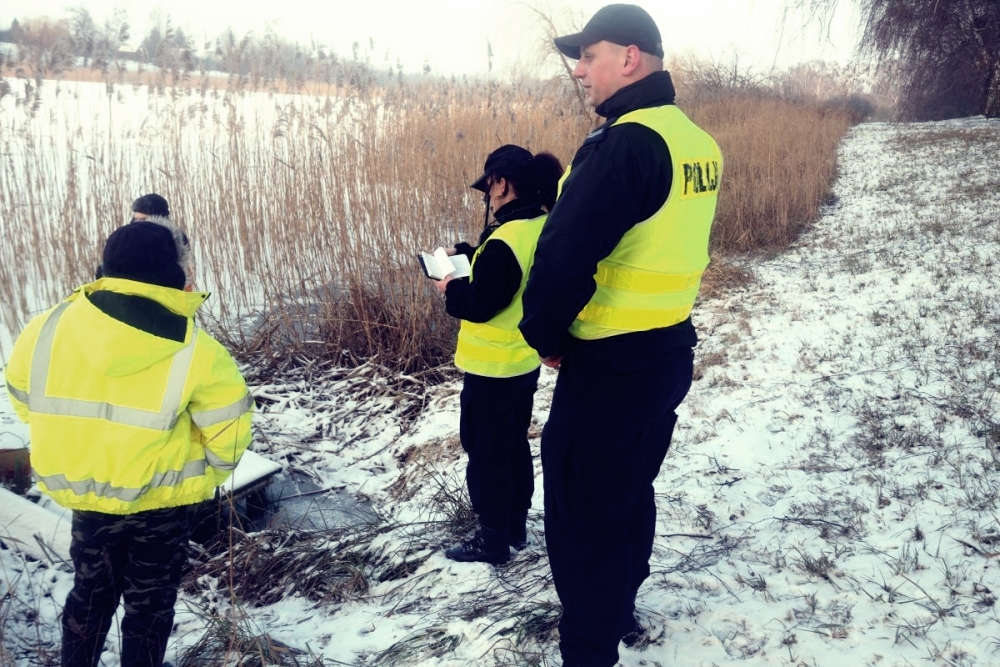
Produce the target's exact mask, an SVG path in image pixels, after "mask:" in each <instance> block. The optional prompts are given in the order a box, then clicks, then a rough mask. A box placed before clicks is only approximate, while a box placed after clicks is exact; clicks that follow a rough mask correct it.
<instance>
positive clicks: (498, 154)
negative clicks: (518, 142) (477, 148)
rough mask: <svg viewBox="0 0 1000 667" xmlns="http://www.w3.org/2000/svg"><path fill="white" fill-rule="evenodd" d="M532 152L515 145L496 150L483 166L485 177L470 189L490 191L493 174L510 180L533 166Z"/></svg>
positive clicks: (479, 179) (506, 145)
mask: <svg viewBox="0 0 1000 667" xmlns="http://www.w3.org/2000/svg"><path fill="white" fill-rule="evenodd" d="M531 158H532V156H531V151H529V150H528V149H527V148H521V147H520V146H515V145H514V144H505V145H503V146H501V147H500V148H498V149H496V150H495V151H493V152H492V153H490V154H489V156H488V157H487V158H486V164H484V165H483V175H482V176H480V177H479V178H477V179H476V181H475V182H474V183H473V184H472V185H470V186H469V187H470V188H474V189H476V190H479V191H480V192H487V191H489V189H490V186H489V179H490V176H492V175H493V174H499V175H500V176H501V177H503V178H508V177H509V175H510V174H512V173H514V172H517V171H520V170H521V169H524V168H525V167H527V166H528V165H529V164H531Z"/></svg>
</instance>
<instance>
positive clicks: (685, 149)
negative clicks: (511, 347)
mask: <svg viewBox="0 0 1000 667" xmlns="http://www.w3.org/2000/svg"><path fill="white" fill-rule="evenodd" d="M622 123H640V124H642V125H645V126H646V127H648V128H650V129H652V130H653V131H655V132H656V133H657V134H659V135H660V136H661V137H663V139H664V141H666V143H667V146H668V147H669V148H670V158H671V162H672V165H673V181H672V182H671V184H670V194H669V196H668V197H667V200H666V201H665V202H664V204H663V206H662V207H661V208H660V210H659V211H657V212H656V213H655V214H653V216H652V217H650V218H649V219H648V220H644V221H642V222H640V223H638V224H636V225H635V226H634V227H632V229H630V230H629V231H628V232H626V233H625V235H624V236H623V237H622V239H621V240H620V241H619V242H618V245H617V246H616V247H615V249H614V250H613V251H612V252H611V254H610V255H608V256H607V257H606V258H604V259H603V260H601V261H600V262H599V263H598V264H597V272H596V274H595V275H594V278H595V280H596V282H597V290H596V291H595V292H594V295H593V296H592V297H591V299H590V301H589V302H588V303H587V305H586V306H584V308H583V310H581V311H580V314H579V315H577V318H576V320H575V321H574V322H573V324H572V325H571V326H570V330H569V331H570V333H571V334H572V335H573V336H575V337H576V338H582V339H596V338H607V337H609V336H614V335H618V334H622V333H627V332H631V331H646V330H648V329H657V328H661V327H668V326H671V325H674V324H677V323H679V322H683V321H684V320H685V319H687V317H688V316H689V315H690V314H691V309H692V307H693V306H694V300H695V297H696V296H697V295H698V288H699V287H700V286H701V276H702V273H703V272H704V271H705V267H706V266H708V238H709V233H710V231H711V229H712V219H713V218H714V217H715V207H716V204H717V202H718V197H719V184H720V179H721V176H722V153H721V152H720V151H719V146H718V144H716V143H715V140H714V139H712V137H710V136H709V135H708V133H706V132H705V131H704V130H702V129H701V128H699V127H698V126H697V125H695V124H694V123H692V122H691V121H690V120H689V119H688V118H687V116H685V115H684V113H683V112H682V111H681V110H680V109H678V108H677V107H676V106H673V105H669V106H662V107H653V108H649V109H639V110H637V111H632V112H630V113H627V114H625V115H623V116H622V117H621V118H619V119H618V120H617V121H615V123H614V124H613V125H621V124H622ZM571 168H572V167H571ZM569 171H570V170H567V171H566V174H564V175H563V179H562V181H561V182H560V191H561V189H562V183H564V182H565V180H566V177H567V176H568V175H569Z"/></svg>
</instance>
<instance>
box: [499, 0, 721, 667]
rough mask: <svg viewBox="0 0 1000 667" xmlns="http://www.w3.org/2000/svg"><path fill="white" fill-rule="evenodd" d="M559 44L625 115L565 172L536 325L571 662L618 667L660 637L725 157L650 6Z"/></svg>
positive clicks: (531, 326)
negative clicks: (679, 95)
mask: <svg viewBox="0 0 1000 667" xmlns="http://www.w3.org/2000/svg"><path fill="white" fill-rule="evenodd" d="M554 41H555V46H556V47H557V48H558V49H559V50H560V52H562V54H563V55H564V56H566V57H567V58H574V59H578V61H577V64H576V68H575V69H574V71H573V76H574V78H576V79H578V80H579V81H580V84H581V86H582V87H583V90H584V91H585V92H586V95H587V100H588V101H589V103H590V104H591V105H593V106H594V110H595V111H596V112H597V114H598V115H599V116H603V117H604V118H606V119H607V120H606V122H605V123H604V124H602V125H601V126H600V127H598V128H596V129H595V130H593V131H592V132H590V133H589V134H588V135H587V137H586V139H584V141H583V144H582V145H581V146H580V148H579V150H578V151H577V153H576V155H575V156H574V157H573V160H572V162H571V164H570V166H569V168H568V169H567V173H566V175H565V176H564V177H563V181H562V183H561V185H560V194H559V198H558V199H557V200H556V204H555V206H554V207H553V209H552V211H551V212H550V213H549V217H548V220H546V222H545V228H544V229H543V230H542V234H541V236H540V237H539V239H538V246H537V248H536V251H535V263H534V264H533V265H532V269H531V275H530V277H529V278H528V284H527V286H526V287H525V289H524V296H523V303H524V316H523V318H522V320H521V323H520V325H519V327H520V330H521V332H522V333H523V334H524V338H525V340H526V341H527V342H528V344H529V345H531V346H532V347H534V348H535V349H536V350H538V353H539V355H540V356H541V357H542V363H544V364H546V365H547V366H551V367H554V368H558V369H559V378H558V380H557V381H556V386H555V390H554V392H553V395H552V407H551V409H550V411H549V418H548V421H547V422H546V424H545V430H544V431H543V432H542V444H541V459H542V473H543V479H544V483H545V546H546V549H547V551H548V556H549V565H550V567H551V568H552V580H553V582H554V584H555V588H556V593H557V594H558V595H559V601H560V603H561V604H562V608H563V613H562V618H561V619H560V621H559V650H560V653H561V654H562V660H563V665H564V666H565V667H612V666H613V665H615V664H617V663H618V658H619V655H618V646H619V643H620V642H623V641H624V643H625V644H626V645H629V646H632V645H637V644H639V645H641V644H643V643H646V642H645V639H649V633H648V631H647V627H646V626H644V625H643V624H642V623H640V622H639V619H637V618H636V615H635V613H636V596H637V593H638V591H639V588H640V586H641V585H642V583H643V581H644V580H645V579H646V578H647V577H648V576H649V572H650V569H649V559H650V554H651V552H652V548H653V537H654V534H655V528H656V503H655V495H654V489H653V482H654V480H655V479H656V476H657V474H658V472H659V470H660V466H661V465H662V463H663V460H664V458H665V456H666V454H667V450H668V448H669V446H670V440H671V436H672V433H673V430H674V426H675V425H676V422H677V413H676V409H677V407H678V406H679V405H680V403H681V401H682V400H683V399H684V397H685V395H686V394H687V392H688V390H689V388H690V386H691V381H692V371H693V361H694V350H693V348H694V346H695V344H696V343H697V334H696V332H695V328H694V324H693V323H692V321H691V311H692V307H693V306H694V302H695V298H696V296H697V294H698V288H699V285H700V283H701V276H702V273H703V271H704V270H705V266H706V265H707V264H708V259H709V257H708V242H709V235H710V233H711V227H712V220H713V217H714V215H715V209H716V204H717V202H718V196H719V188H720V183H721V178H722V173H723V168H722V154H721V151H720V149H719V146H718V145H717V144H716V142H715V140H714V139H713V138H712V137H711V136H709V135H708V133H706V132H705V131H704V130H702V129H701V128H700V127H698V126H697V125H695V124H694V123H693V122H691V120H689V119H688V118H687V116H685V114H684V113H683V112H682V111H681V110H680V109H679V108H678V107H677V106H676V105H675V104H674V87H673V83H672V81H671V78H670V74H669V72H666V71H664V69H663V44H662V43H661V37H660V31H659V29H658V28H657V26H656V23H655V22H654V21H653V19H652V17H650V15H649V14H648V13H647V12H646V11H645V10H643V9H642V8H641V7H638V6H636V5H630V4H612V5H607V6H605V7H603V8H602V9H600V10H598V11H597V12H596V13H595V14H594V16H593V17H592V18H591V19H590V21H588V22H587V24H586V25H585V26H584V28H583V30H582V31H580V32H579V33H576V34H571V35H566V36H563V37H557V38H556V39H555V40H554ZM647 625H648V624H647Z"/></svg>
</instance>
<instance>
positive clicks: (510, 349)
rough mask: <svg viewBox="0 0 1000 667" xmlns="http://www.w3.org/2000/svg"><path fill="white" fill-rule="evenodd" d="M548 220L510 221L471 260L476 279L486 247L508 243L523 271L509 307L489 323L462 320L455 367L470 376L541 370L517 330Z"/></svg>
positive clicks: (502, 375)
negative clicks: (522, 302)
mask: <svg viewBox="0 0 1000 667" xmlns="http://www.w3.org/2000/svg"><path fill="white" fill-rule="evenodd" d="M546 217H547V216H544V215H543V216H539V217H537V218H533V219H531V220H511V221H509V222H505V223H504V224H502V225H500V227H499V228H498V229H497V230H496V231H495V232H493V234H492V235H491V236H490V237H489V239H487V240H486V242H485V243H483V244H482V245H481V246H479V248H477V249H476V253H475V255H473V257H472V276H471V278H470V280H475V277H476V259H477V258H478V257H479V253H480V252H482V250H483V248H485V247H486V244H487V243H506V244H507V245H508V246H509V247H510V249H511V250H512V251H513V252H514V257H516V258H517V263H518V265H519V266H520V267H521V285H520V286H519V287H518V289H517V293H516V294H515V295H514V299H513V300H512V301H511V302H510V305H509V306H507V307H506V308H504V309H503V310H501V311H500V312H499V313H497V314H496V316H495V317H493V318H492V319H491V320H490V321H488V322H483V323H477V322H469V321H467V320H462V326H461V327H460V328H459V330H458V347H457V348H456V350H455V365H456V366H458V367H459V368H461V369H462V370H463V371H466V372H468V373H474V374H475V375H483V376H486V377H497V378H505V377H514V376H516V375H524V374H525V373H529V372H531V371H533V370H535V369H536V368H538V367H539V365H540V362H539V360H538V353H537V352H535V350H534V349H533V348H532V347H531V346H530V345H528V343H526V342H525V340H524V336H522V335H521V332H520V330H518V328H517V324H518V322H520V321H521V315H522V312H523V308H522V306H521V295H522V294H523V293H524V286H525V285H526V284H527V283H528V272H529V271H531V264H532V262H533V261H534V257H535V246H537V245H538V236H539V235H540V234H541V233H542V225H544V224H545V219H546Z"/></svg>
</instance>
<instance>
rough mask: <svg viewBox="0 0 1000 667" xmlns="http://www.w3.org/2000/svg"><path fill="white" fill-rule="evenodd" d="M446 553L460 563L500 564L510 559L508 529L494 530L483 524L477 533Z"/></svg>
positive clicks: (445, 553)
mask: <svg viewBox="0 0 1000 667" xmlns="http://www.w3.org/2000/svg"><path fill="white" fill-rule="evenodd" d="M444 555H445V556H447V557H448V558H450V559H452V560H457V561H459V562H460V563H472V562H476V563H493V564H494V565H500V564H501V563H506V562H507V561H509V560H510V547H509V546H507V531H506V530H493V529H491V528H487V527H485V526H482V527H481V528H480V529H479V530H477V531H476V534H475V535H473V536H472V537H470V538H469V539H467V540H466V541H464V542H462V543H461V544H459V545H458V546H456V547H452V548H451V549H448V550H447V551H445V552H444Z"/></svg>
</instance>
